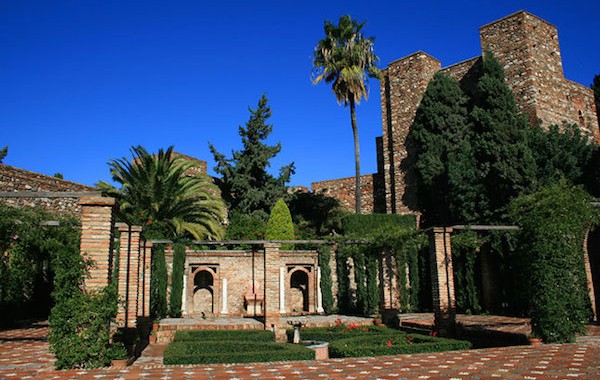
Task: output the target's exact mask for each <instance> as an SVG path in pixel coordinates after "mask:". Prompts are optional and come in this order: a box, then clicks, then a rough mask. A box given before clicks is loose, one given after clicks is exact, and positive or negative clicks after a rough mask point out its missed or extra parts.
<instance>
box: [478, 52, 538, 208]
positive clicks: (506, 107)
mask: <svg viewBox="0 0 600 380" xmlns="http://www.w3.org/2000/svg"><path fill="white" fill-rule="evenodd" d="M473 101H474V107H473V110H472V112H471V118H472V122H473V127H474V133H475V135H474V137H475V138H474V140H473V148H474V151H475V158H476V161H477V163H478V168H479V172H480V173H479V174H480V175H481V177H482V178H483V185H484V187H485V199H484V201H483V202H482V203H481V204H480V213H485V211H491V212H493V211H496V210H498V209H499V208H501V207H504V206H505V205H507V204H508V202H509V201H510V200H511V199H512V198H514V197H515V196H517V195H519V194H522V193H527V192H530V191H531V190H532V189H533V188H535V186H536V185H535V178H536V165H535V161H534V158H533V154H532V152H531V149H530V148H529V146H528V143H527V135H528V131H527V128H528V125H527V121H526V119H525V118H524V117H523V115H521V113H520V112H519V109H518V108H517V104H516V102H515V99H514V96H513V93H512V91H511V90H510V88H509V87H508V86H507V85H506V83H505V82H504V70H503V68H502V66H500V63H498V61H497V60H496V59H495V58H494V56H493V54H492V53H491V52H489V51H488V52H486V53H485V55H484V60H483V75H482V76H481V77H480V78H479V80H478V82H477V87H476V90H475V96H474V99H473Z"/></svg>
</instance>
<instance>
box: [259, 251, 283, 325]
mask: <svg viewBox="0 0 600 380" xmlns="http://www.w3.org/2000/svg"><path fill="white" fill-rule="evenodd" d="M280 246H281V244H279V243H265V244H264V266H265V272H264V273H265V284H264V292H265V300H264V305H263V310H264V315H265V329H267V330H268V329H270V328H271V325H275V326H276V327H277V325H278V324H279V315H280V314H279V267H280V266H281V260H280V256H279V247H280Z"/></svg>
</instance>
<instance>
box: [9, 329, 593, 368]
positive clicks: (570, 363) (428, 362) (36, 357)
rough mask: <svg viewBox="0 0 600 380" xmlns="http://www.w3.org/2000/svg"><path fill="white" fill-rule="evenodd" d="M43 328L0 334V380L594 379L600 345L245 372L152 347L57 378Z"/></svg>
mask: <svg viewBox="0 0 600 380" xmlns="http://www.w3.org/2000/svg"><path fill="white" fill-rule="evenodd" d="M47 333H48V327H47V324H45V323H40V324H37V325H33V326H31V327H28V328H24V329H17V330H4V331H0V379H28V378H35V379H144V378H145V379H171V378H172V379H253V378H255V379H284V378H285V379H288V378H289V379H306V378H315V379H364V378H379V379H403V378H406V379H474V378H475V379H490V378H503V379H569V378H575V379H598V378H600V337H598V336H587V337H582V338H581V339H579V340H578V342H577V343H575V344H563V345H543V346H540V347H532V346H513V347H502V348H486V349H478V350H468V351H454V352H443V353H432V354H416V355H396V356H381V357H370V358H352V359H331V360H327V361H320V362H318V361H297V362H280V363H257V364H244V365H240V364H238V365H202V366H164V365H161V364H159V363H160V355H161V353H162V351H163V350H164V348H165V346H164V345H152V346H150V347H149V348H148V349H147V350H146V351H145V352H144V355H143V356H142V358H140V359H138V360H137V361H136V362H135V363H134V364H133V365H131V366H129V367H127V368H124V369H116V368H102V369H96V370H70V371H57V370H54V369H53V367H52V366H53V357H52V355H51V354H49V353H48V344H47V341H46V337H47Z"/></svg>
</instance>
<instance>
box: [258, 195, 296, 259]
mask: <svg viewBox="0 0 600 380" xmlns="http://www.w3.org/2000/svg"><path fill="white" fill-rule="evenodd" d="M265 239H267V240H294V223H293V222H292V215H291V214H290V209H289V208H288V206H287V205H286V204H285V202H284V201H283V199H279V200H278V201H277V203H275V206H273V209H272V210H271V216H270V217H269V221H268V222H267V232H266V234H265ZM281 249H282V250H289V249H294V245H293V244H288V243H285V244H282V245H281Z"/></svg>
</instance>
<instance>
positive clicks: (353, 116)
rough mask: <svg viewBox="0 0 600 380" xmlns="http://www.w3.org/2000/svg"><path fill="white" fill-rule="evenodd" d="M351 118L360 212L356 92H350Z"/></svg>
mask: <svg viewBox="0 0 600 380" xmlns="http://www.w3.org/2000/svg"><path fill="white" fill-rule="evenodd" d="M350 120H351V122H352V134H353V136H354V166H355V168H356V177H355V184H354V186H355V196H354V199H355V200H356V213H357V214H360V146H359V143H358V126H357V125H356V107H355V104H354V94H350Z"/></svg>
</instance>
